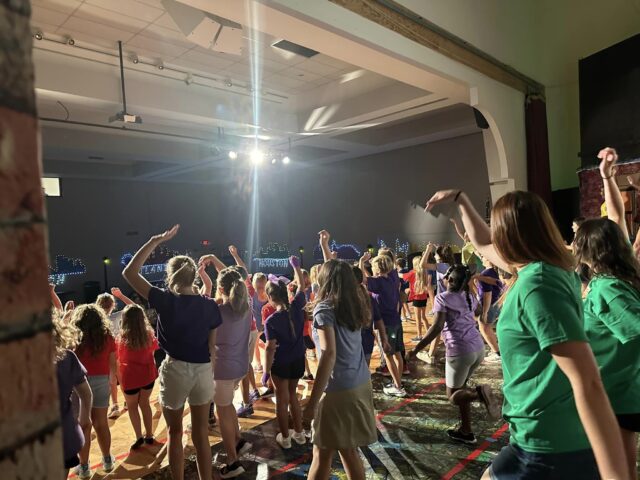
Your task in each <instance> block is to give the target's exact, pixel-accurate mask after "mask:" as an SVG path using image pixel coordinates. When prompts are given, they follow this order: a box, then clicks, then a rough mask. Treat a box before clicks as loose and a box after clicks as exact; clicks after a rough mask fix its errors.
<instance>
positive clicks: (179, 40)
mask: <svg viewBox="0 0 640 480" xmlns="http://www.w3.org/2000/svg"><path fill="white" fill-rule="evenodd" d="M140 35H142V36H144V37H149V38H151V39H155V40H160V41H163V42H167V43H170V44H172V45H176V46H178V47H183V48H187V49H191V48H193V47H194V45H195V44H194V43H192V42H190V41H189V40H187V39H186V38H185V36H184V35H183V34H182V33H181V32H176V31H175V30H171V29H169V28H165V27H161V26H159V25H156V24H154V23H152V24H151V25H149V26H148V27H147V28H145V29H144V30H142V31H141V32H140Z"/></svg>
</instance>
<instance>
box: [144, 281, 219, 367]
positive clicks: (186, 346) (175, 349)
mask: <svg viewBox="0 0 640 480" xmlns="http://www.w3.org/2000/svg"><path fill="white" fill-rule="evenodd" d="M149 305H150V306H151V308H155V310H156V311H157V312H158V324H157V326H156V330H157V331H156V336H157V337H158V343H159V344H160V348H162V349H163V350H164V351H165V352H167V355H169V356H170V357H171V358H174V359H176V360H180V361H182V362H189V363H209V361H210V360H211V358H210V356H209V332H211V330H213V329H215V328H218V327H219V326H220V324H221V323H222V317H221V316H220V310H219V308H218V305H217V304H216V302H215V300H213V299H211V298H207V297H203V296H200V295H177V294H175V293H172V292H170V291H168V290H162V289H160V288H157V287H151V290H150V291H149Z"/></svg>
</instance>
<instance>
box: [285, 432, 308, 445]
mask: <svg viewBox="0 0 640 480" xmlns="http://www.w3.org/2000/svg"><path fill="white" fill-rule="evenodd" d="M289 438H293V441H294V442H296V443H297V444H298V445H304V444H305V443H307V437H306V436H305V434H304V432H300V433H297V432H296V431H295V430H289Z"/></svg>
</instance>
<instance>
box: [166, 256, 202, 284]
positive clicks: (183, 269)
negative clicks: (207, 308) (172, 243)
mask: <svg viewBox="0 0 640 480" xmlns="http://www.w3.org/2000/svg"><path fill="white" fill-rule="evenodd" d="M197 271H198V268H197V267H196V262H194V261H193V259H192V258H191V257H187V256H186V255H178V256H175V257H173V258H172V259H171V260H169V261H168V262H167V286H168V287H169V290H171V291H173V292H174V293H177V292H178V290H180V289H181V288H188V287H191V286H193V284H194V282H195V281H196V273H197Z"/></svg>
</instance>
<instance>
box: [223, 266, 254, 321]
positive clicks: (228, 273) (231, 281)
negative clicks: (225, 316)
mask: <svg viewBox="0 0 640 480" xmlns="http://www.w3.org/2000/svg"><path fill="white" fill-rule="evenodd" d="M218 289H219V290H221V292H222V294H223V295H224V296H225V297H227V298H228V299H229V305H231V309H232V310H233V311H234V312H235V313H240V314H243V313H245V312H246V311H247V310H249V291H248V290H247V285H246V284H245V283H244V281H243V279H242V275H241V274H240V272H239V271H238V269H237V268H234V267H227V268H225V269H223V270H221V271H220V273H219V274H218Z"/></svg>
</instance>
